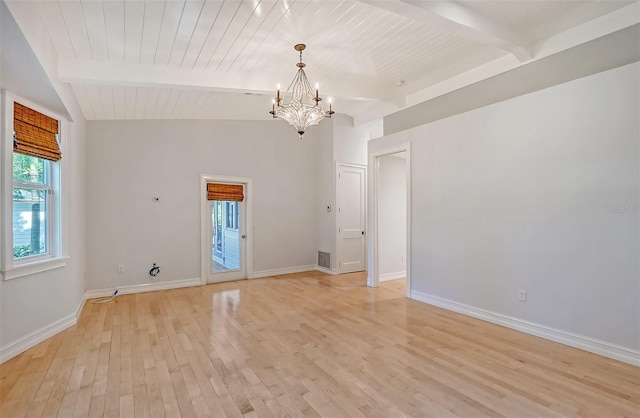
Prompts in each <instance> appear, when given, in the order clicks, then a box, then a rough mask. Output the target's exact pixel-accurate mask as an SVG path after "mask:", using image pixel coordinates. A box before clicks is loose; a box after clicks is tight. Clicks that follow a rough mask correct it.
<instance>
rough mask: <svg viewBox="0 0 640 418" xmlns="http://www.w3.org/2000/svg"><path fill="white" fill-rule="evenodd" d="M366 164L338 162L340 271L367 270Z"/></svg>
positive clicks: (338, 249)
mask: <svg viewBox="0 0 640 418" xmlns="http://www.w3.org/2000/svg"><path fill="white" fill-rule="evenodd" d="M365 175H366V173H365V168H364V167H356V166H348V165H338V193H337V194H338V214H337V224H338V245H337V253H338V273H351V272H355V271H362V270H364V269H365V236H364V233H365V232H364V230H365V211H364V208H365V179H366V176H365Z"/></svg>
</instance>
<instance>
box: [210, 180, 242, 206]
mask: <svg viewBox="0 0 640 418" xmlns="http://www.w3.org/2000/svg"><path fill="white" fill-rule="evenodd" d="M207 199H208V200H223V201H227V202H242V201H243V200H244V189H243V187H242V184H223V183H207Z"/></svg>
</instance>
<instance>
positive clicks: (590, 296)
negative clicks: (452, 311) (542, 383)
mask: <svg viewBox="0 0 640 418" xmlns="http://www.w3.org/2000/svg"><path fill="white" fill-rule="evenodd" d="M639 80H640V68H639V65H638V63H634V64H629V65H626V66H623V67H620V68H617V69H613V70H609V71H606V72H602V73H598V74H595V75H592V76H588V77H584V78H581V79H577V80H574V81H571V82H568V83H564V84H561V85H558V86H555V87H552V88H548V89H545V90H541V91H538V92H535V93H531V94H527V95H524V96H520V97H517V98H514V99H511V100H508V101H505V102H501V103H497V104H494V105H491V106H487V107H484V108H481V109H477V110H474V111H471V112H468V113H464V114H460V115H457V116H453V117H450V118H447V119H443V120H439V121H436V122H433V123H430V124H427V125H422V126H419V127H417V128H414V129H411V130H407V131H403V132H400V133H397V134H394V135H391V136H388V137H385V138H382V139H379V140H375V141H370V143H369V145H370V146H369V152H371V151H373V150H376V149H382V148H385V147H388V146H390V145H392V144H400V143H405V142H411V147H412V148H411V157H412V164H411V170H412V190H413V195H412V207H411V213H412V230H411V237H412V242H411V245H412V247H411V251H412V254H411V257H412V258H411V260H412V266H411V271H412V281H411V283H412V291H413V292H420V293H422V294H425V295H432V296H436V297H439V298H443V299H445V300H449V301H454V302H458V303H463V304H466V305H469V306H472V307H476V308H481V309H485V310H488V311H491V312H495V313H499V314H502V315H507V316H510V317H514V318H519V319H523V320H526V321H530V322H533V323H536V324H542V325H545V326H548V327H552V328H556V329H559V330H563V331H567V332H571V333H575V334H578V335H582V336H586V337H590V338H593V339H596V340H601V341H605V342H608V343H610V344H614V345H619V346H622V347H627V348H630V349H634V350H638V349H639V348H640V280H639V277H640V271H639V263H638V254H639V253H640V248H639V241H640V239H639V227H640V214H639V213H638V206H639V205H640V195H639V189H640V184H639V181H640V172H639V167H640V161H639V156H640V152H639V144H640V132H639V130H640V123H639V120H638V119H639V114H640V106H639V96H640V94H639V92H640V86H639ZM612 208H613V210H612ZM518 289H525V290H526V291H527V294H528V300H527V302H519V301H518Z"/></svg>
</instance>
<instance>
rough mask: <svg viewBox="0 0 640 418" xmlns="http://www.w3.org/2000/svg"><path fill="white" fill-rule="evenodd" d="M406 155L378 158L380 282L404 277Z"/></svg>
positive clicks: (405, 249) (405, 252)
mask: <svg viewBox="0 0 640 418" xmlns="http://www.w3.org/2000/svg"><path fill="white" fill-rule="evenodd" d="M405 157H406V152H403V153H399V154H394V155H385V156H382V157H380V158H378V162H379V166H378V269H379V271H378V274H379V277H380V281H385V280H391V279H398V278H401V277H405V274H406V269H407V268H406V264H405V260H406V255H407V161H406V159H405Z"/></svg>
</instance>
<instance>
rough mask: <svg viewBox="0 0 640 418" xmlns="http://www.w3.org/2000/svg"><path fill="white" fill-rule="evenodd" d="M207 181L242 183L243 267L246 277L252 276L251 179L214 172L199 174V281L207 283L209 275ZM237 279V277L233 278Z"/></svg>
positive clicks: (209, 215)
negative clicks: (243, 208) (243, 214)
mask: <svg viewBox="0 0 640 418" xmlns="http://www.w3.org/2000/svg"><path fill="white" fill-rule="evenodd" d="M207 183H236V184H244V201H243V203H244V204H245V217H246V219H245V225H244V227H245V235H246V236H247V237H246V238H245V241H246V242H245V246H246V247H245V260H244V263H245V268H246V273H247V277H246V278H247V279H250V278H252V277H253V206H252V204H253V179H252V178H251V177H230V176H220V175H216V174H200V283H202V284H203V285H204V284H207V277H209V266H210V260H209V259H210V258H211V256H210V252H211V243H210V242H209V235H210V233H211V232H210V231H208V225H209V220H208V217H209V218H210V217H211V213H210V210H209V201H208V200H207ZM234 280H237V279H234Z"/></svg>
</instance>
